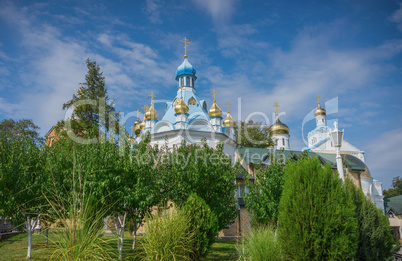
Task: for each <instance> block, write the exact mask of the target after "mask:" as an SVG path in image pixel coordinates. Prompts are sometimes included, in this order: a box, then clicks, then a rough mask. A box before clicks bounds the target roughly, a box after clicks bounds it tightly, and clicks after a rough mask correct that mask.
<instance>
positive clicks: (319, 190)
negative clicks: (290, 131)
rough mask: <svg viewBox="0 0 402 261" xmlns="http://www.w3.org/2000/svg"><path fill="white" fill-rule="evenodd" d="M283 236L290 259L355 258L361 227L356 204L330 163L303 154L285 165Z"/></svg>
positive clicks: (280, 228)
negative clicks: (359, 227) (324, 164)
mask: <svg viewBox="0 0 402 261" xmlns="http://www.w3.org/2000/svg"><path fill="white" fill-rule="evenodd" d="M278 229H279V231H278V232H279V233H278V234H279V239H280V241H281V244H282V246H283V250H284V254H285V256H286V258H287V259H289V260H351V259H352V258H353V257H354V256H355V253H356V249H357V243H358V229H357V220H356V214H355V206H354V204H353V201H352V199H351V198H350V197H348V196H347V194H346V189H345V185H343V182H342V180H341V179H339V178H338V176H337V174H336V173H334V172H333V171H332V169H331V167H330V166H329V165H326V166H325V167H323V166H322V165H321V162H320V161H319V159H317V158H309V157H307V156H304V157H302V158H301V159H300V160H299V161H297V162H289V163H287V165H286V167H285V184H284V188H283V193H282V197H281V200H280V205H279V228H278Z"/></svg>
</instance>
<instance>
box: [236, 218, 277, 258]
mask: <svg viewBox="0 0 402 261" xmlns="http://www.w3.org/2000/svg"><path fill="white" fill-rule="evenodd" d="M238 251H239V253H240V256H241V258H240V259H244V260H253V261H266V260H272V261H276V260H284V258H283V255H282V250H281V244H280V242H279V240H277V238H276V236H275V229H274V228H273V226H254V227H252V228H251V230H250V232H249V233H248V234H247V235H246V237H245V238H244V242H243V243H242V245H241V246H239V249H238Z"/></svg>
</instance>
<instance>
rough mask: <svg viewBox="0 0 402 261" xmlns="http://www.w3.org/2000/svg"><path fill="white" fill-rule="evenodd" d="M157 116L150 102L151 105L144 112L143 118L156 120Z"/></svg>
mask: <svg viewBox="0 0 402 261" xmlns="http://www.w3.org/2000/svg"><path fill="white" fill-rule="evenodd" d="M158 117H159V115H158V113H157V112H156V110H155V108H154V105H153V104H152V103H151V107H149V109H148V111H147V112H146V113H145V119H147V120H149V119H151V120H157V119H158Z"/></svg>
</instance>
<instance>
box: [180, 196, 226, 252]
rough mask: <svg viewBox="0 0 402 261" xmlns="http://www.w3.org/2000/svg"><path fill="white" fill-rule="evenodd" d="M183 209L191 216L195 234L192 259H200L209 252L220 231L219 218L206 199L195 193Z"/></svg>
mask: <svg viewBox="0 0 402 261" xmlns="http://www.w3.org/2000/svg"><path fill="white" fill-rule="evenodd" d="M181 211H183V212H184V214H185V215H186V216H187V217H188V218H189V222H190V230H191V231H192V233H193V234H194V239H193V244H192V246H191V248H192V249H191V254H190V256H191V259H192V260H200V259H202V258H204V257H205V256H206V255H207V254H208V251H209V249H210V247H211V245H212V244H213V242H214V239H215V236H216V234H217V233H218V229H219V227H218V218H217V217H216V215H215V214H214V213H213V212H212V211H211V208H210V207H209V206H208V205H207V203H205V200H203V199H202V198H201V197H199V196H197V194H195V193H192V194H191V195H190V196H189V198H188V199H187V202H186V204H185V205H184V207H183V208H182V210H181Z"/></svg>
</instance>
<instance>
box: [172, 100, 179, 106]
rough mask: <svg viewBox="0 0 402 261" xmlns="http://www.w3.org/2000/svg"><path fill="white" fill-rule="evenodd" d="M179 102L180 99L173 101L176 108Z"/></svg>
mask: <svg viewBox="0 0 402 261" xmlns="http://www.w3.org/2000/svg"><path fill="white" fill-rule="evenodd" d="M178 102H179V100H178V99H174V101H173V106H175V107H176V105H177V103H178Z"/></svg>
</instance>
